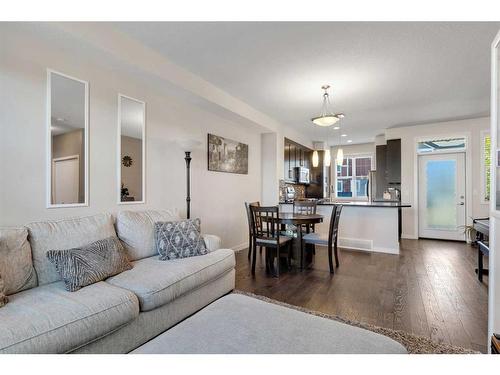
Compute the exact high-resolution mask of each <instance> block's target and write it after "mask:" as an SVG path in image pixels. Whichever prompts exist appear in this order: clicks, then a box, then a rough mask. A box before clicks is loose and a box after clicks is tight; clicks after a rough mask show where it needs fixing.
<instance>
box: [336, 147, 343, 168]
mask: <svg viewBox="0 0 500 375" xmlns="http://www.w3.org/2000/svg"><path fill="white" fill-rule="evenodd" d="M343 163H344V150H342V148H339V149H338V151H337V165H339V166H340V165H342V164H343Z"/></svg>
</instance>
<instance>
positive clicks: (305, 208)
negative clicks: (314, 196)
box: [293, 201, 318, 215]
mask: <svg viewBox="0 0 500 375" xmlns="http://www.w3.org/2000/svg"><path fill="white" fill-rule="evenodd" d="M317 207H318V203H317V201H294V202H293V213H294V214H303V215H313V214H316V209H317Z"/></svg>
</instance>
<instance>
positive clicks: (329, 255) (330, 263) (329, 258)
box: [328, 243, 334, 274]
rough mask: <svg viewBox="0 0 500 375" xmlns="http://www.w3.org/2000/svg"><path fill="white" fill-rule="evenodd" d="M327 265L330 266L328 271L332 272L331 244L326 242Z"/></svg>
mask: <svg viewBox="0 0 500 375" xmlns="http://www.w3.org/2000/svg"><path fill="white" fill-rule="evenodd" d="M328 265H329V266H330V273H331V274H333V273H334V270H333V260H332V244H331V243H329V244H328Z"/></svg>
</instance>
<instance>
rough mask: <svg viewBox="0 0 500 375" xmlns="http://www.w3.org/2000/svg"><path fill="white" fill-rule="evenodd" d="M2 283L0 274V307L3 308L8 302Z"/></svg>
mask: <svg viewBox="0 0 500 375" xmlns="http://www.w3.org/2000/svg"><path fill="white" fill-rule="evenodd" d="M4 285H5V284H4V282H3V280H2V275H1V274H0V307H3V306H5V304H6V303H7V302H9V299H8V298H7V296H6V295H5V286H4Z"/></svg>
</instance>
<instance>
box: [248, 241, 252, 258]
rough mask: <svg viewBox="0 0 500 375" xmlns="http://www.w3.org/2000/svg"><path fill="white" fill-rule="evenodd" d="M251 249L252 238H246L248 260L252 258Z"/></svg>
mask: <svg viewBox="0 0 500 375" xmlns="http://www.w3.org/2000/svg"><path fill="white" fill-rule="evenodd" d="M252 247H253V241H252V236H248V260H250V259H251V256H252Z"/></svg>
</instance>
